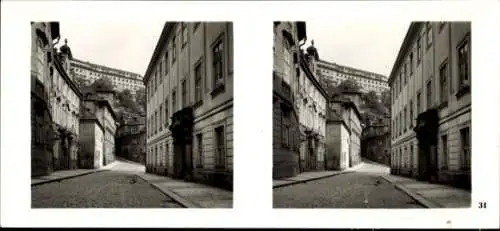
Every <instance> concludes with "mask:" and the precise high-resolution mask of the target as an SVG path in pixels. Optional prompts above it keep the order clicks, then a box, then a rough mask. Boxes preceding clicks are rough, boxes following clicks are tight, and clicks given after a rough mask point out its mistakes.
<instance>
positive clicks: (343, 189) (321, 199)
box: [273, 163, 423, 208]
mask: <svg viewBox="0 0 500 231" xmlns="http://www.w3.org/2000/svg"><path fill="white" fill-rule="evenodd" d="M387 174H389V168H388V167H387V166H384V165H380V164H376V163H364V164H363V166H362V167H361V168H359V169H358V170H357V171H356V172H354V173H347V174H340V175H336V176H332V177H328V178H324V179H319V180H313V181H309V182H307V183H300V184H296V185H291V186H285V187H282V188H276V189H274V190H273V191H274V195H273V205H274V208H423V206H421V205H420V204H418V203H417V202H416V201H415V200H413V199H412V198H411V197H410V196H408V195H407V194H406V193H404V192H402V191H400V190H399V189H397V188H395V187H394V185H393V184H391V183H390V182H388V181H386V180H384V179H383V178H382V177H380V176H381V175H387Z"/></svg>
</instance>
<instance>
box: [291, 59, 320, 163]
mask: <svg viewBox="0 0 500 231" xmlns="http://www.w3.org/2000/svg"><path fill="white" fill-rule="evenodd" d="M316 57H317V56H316V55H315V52H314V50H308V53H307V54H303V53H302V52H301V53H300V54H299V58H300V73H299V76H298V80H297V82H296V89H294V90H293V92H294V99H295V105H296V108H297V109H298V115H299V124H300V127H299V128H300V130H299V131H300V139H299V140H300V143H299V145H300V146H299V153H300V155H299V156H300V161H299V172H305V171H313V170H323V169H325V161H324V159H325V158H324V157H325V139H326V107H327V105H326V102H327V99H328V94H327V93H326V91H325V90H324V89H323V88H322V87H321V84H320V83H319V81H318V80H317V78H316V77H315V76H314V74H313V72H312V71H311V70H310V67H311V66H312V63H313V62H314V61H313V60H315V59H316Z"/></svg>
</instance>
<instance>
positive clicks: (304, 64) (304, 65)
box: [300, 52, 328, 99]
mask: <svg viewBox="0 0 500 231" xmlns="http://www.w3.org/2000/svg"><path fill="white" fill-rule="evenodd" d="M300 65H301V67H302V70H304V72H305V74H306V76H307V78H309V79H310V80H311V82H312V83H313V85H314V86H315V87H316V88H317V89H318V90H319V92H320V93H321V94H322V95H323V96H324V97H325V98H326V99H328V93H326V91H325V89H323V87H322V86H321V84H320V83H319V81H318V80H317V79H316V77H315V76H314V74H313V73H312V71H311V69H309V65H307V61H306V60H305V57H304V53H302V52H301V53H300Z"/></svg>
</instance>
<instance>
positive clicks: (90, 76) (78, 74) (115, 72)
mask: <svg viewBox="0 0 500 231" xmlns="http://www.w3.org/2000/svg"><path fill="white" fill-rule="evenodd" d="M70 75H71V76H72V77H73V78H79V79H81V80H84V81H85V82H86V83H87V84H91V83H93V82H94V81H96V80H98V79H100V78H108V79H109V80H110V81H111V82H112V83H113V85H114V87H115V90H118V91H123V90H125V89H128V90H130V92H131V93H132V95H135V93H136V91H137V90H140V89H144V83H143V82H142V76H141V75H139V74H136V73H132V72H128V71H123V70H119V69H115V68H111V67H106V66H102V65H98V64H93V63H90V62H85V61H82V60H78V59H75V58H73V59H72V60H71V72H70Z"/></svg>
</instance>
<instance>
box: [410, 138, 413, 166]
mask: <svg viewBox="0 0 500 231" xmlns="http://www.w3.org/2000/svg"><path fill="white" fill-rule="evenodd" d="M409 162H410V163H409V168H410V170H412V169H413V144H411V143H410V160H409Z"/></svg>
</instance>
